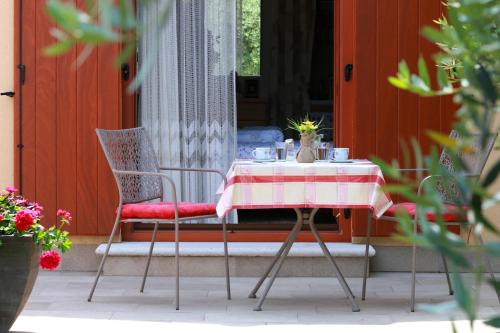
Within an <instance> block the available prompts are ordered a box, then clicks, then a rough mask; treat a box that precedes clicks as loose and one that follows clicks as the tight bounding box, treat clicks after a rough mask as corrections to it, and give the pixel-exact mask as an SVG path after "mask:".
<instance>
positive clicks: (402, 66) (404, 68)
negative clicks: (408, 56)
mask: <svg viewBox="0 0 500 333" xmlns="http://www.w3.org/2000/svg"><path fill="white" fill-rule="evenodd" d="M399 74H401V77H402V78H403V79H406V80H407V81H409V80H410V68H408V64H407V63H406V61H404V60H401V61H400V62H399Z"/></svg>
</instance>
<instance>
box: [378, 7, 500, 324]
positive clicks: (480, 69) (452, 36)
mask: <svg viewBox="0 0 500 333" xmlns="http://www.w3.org/2000/svg"><path fill="white" fill-rule="evenodd" d="M499 14H500V2H499V1H498V0H448V18H445V17H443V18H440V19H437V20H436V21H435V23H437V24H438V27H439V28H438V29H436V28H431V27H426V28H424V29H423V34H424V36H426V37H427V38H428V39H429V40H431V41H433V42H435V43H436V45H438V47H439V48H440V49H441V52H440V53H438V54H436V55H435V56H434V59H435V61H436V67H437V71H436V81H437V84H438V86H437V87H434V86H433V83H432V80H431V77H430V73H432V72H433V71H429V70H428V66H427V64H426V63H425V61H424V60H423V57H420V59H419V61H418V75H417V74H412V73H411V72H410V70H409V68H408V65H407V64H406V62H405V61H404V60H402V61H401V62H400V64H399V71H398V73H397V74H396V76H393V77H390V78H389V82H390V83H391V84H393V85H394V86H396V87H397V88H399V89H403V90H408V91H411V92H413V93H415V94H418V95H420V96H423V97H429V98H432V97H436V96H444V95H454V100H455V101H456V103H457V104H459V105H460V108H459V110H458V111H457V113H456V116H457V119H458V121H457V122H456V123H455V124H454V129H455V130H456V131H457V132H458V133H459V134H460V138H459V139H456V140H455V139H452V138H450V137H448V135H447V134H445V133H438V132H433V131H429V132H428V133H427V134H428V136H429V137H430V138H431V139H432V141H433V142H434V144H435V145H434V146H433V147H432V148H431V151H430V153H429V154H428V155H426V156H424V155H422V153H421V151H420V149H419V147H418V145H415V144H413V150H414V158H415V160H416V161H417V162H418V161H421V162H420V163H417V164H419V167H420V166H421V165H422V166H424V167H425V169H427V174H428V175H431V176H427V177H426V178H424V175H423V174H417V177H416V179H415V178H414V177H410V176H408V175H406V174H404V173H402V172H400V171H399V169H400V165H399V163H398V162H397V161H392V163H385V162H383V161H381V160H378V159H376V160H375V162H376V163H378V164H379V165H380V167H381V168H382V170H383V172H384V174H385V175H387V176H388V177H390V178H393V179H394V180H395V181H396V182H397V183H398V185H389V186H387V187H386V189H387V190H388V191H389V192H392V193H397V194H400V195H402V196H403V197H405V198H407V199H409V200H412V201H414V202H416V203H417V216H418V223H419V229H420V232H419V234H418V235H414V226H413V221H412V220H411V219H410V218H409V216H408V214H404V213H402V214H398V222H399V234H398V235H397V236H396V237H397V238H398V239H402V240H406V241H408V242H415V243H416V244H418V245H420V246H423V247H426V248H429V249H432V250H434V251H437V252H439V253H441V254H443V255H444V256H445V257H446V258H447V259H448V260H449V262H450V263H451V265H450V266H451V271H452V285H453V288H454V291H455V301H454V302H453V303H445V304H441V305H432V306H429V305H427V306H424V307H421V308H424V309H426V310H430V311H433V312H443V311H452V310H453V309H454V308H455V307H458V308H459V309H461V310H462V311H463V312H464V313H465V314H466V315H467V318H468V319H469V320H470V322H471V327H473V322H474V320H475V319H476V318H477V315H476V312H477V304H479V293H478V292H473V291H472V290H478V289H479V286H480V285H481V284H482V283H484V280H485V278H484V267H483V265H481V264H480V263H481V262H482V256H483V255H490V256H495V257H500V243H499V242H489V243H486V244H484V245H481V243H480V245H479V246H470V245H469V244H468V243H466V242H464V241H463V240H462V239H461V238H460V237H458V236H457V235H455V234H453V233H451V232H449V231H448V229H447V226H446V223H445V222H444V219H443V212H444V204H445V202H444V200H443V198H442V197H441V196H440V193H439V191H438V181H439V182H440V184H441V188H442V189H445V191H447V194H451V193H448V192H451V190H450V188H452V187H455V188H456V189H457V193H456V194H455V196H453V199H452V200H453V204H455V205H456V206H457V207H459V209H461V210H462V213H463V215H464V216H465V218H464V220H466V221H465V224H464V228H467V229H468V230H469V231H470V232H471V235H472V237H473V239H475V240H480V237H481V233H482V232H483V230H484V229H487V230H489V231H490V232H493V233H494V234H496V235H500V232H499V230H498V229H497V228H496V227H495V226H494V224H492V223H491V221H489V220H488V219H487V218H486V216H485V214H484V210H485V209H486V208H488V207H491V206H493V205H497V204H498V203H500V193H494V192H493V191H492V190H491V185H492V184H493V182H494V181H495V180H496V179H497V177H498V175H499V173H500V161H497V162H496V163H495V165H494V166H493V167H492V168H491V169H490V170H489V171H488V172H487V173H486V176H485V177H484V178H483V179H482V180H479V177H478V175H472V174H471V170H469V169H468V167H467V163H466V162H465V160H464V156H467V154H470V153H471V152H472V151H473V147H472V140H473V136H474V135H477V134H479V135H480V138H481V144H482V149H483V150H484V149H487V147H486V144H487V142H488V139H489V138H491V136H492V135H496V133H498V130H499V129H498V127H495V122H494V119H495V118H496V115H497V114H498V113H499V112H500V106H499V105H500V102H499V100H498V97H499V88H500V80H499V75H500V38H499V37H500V32H499V27H500V15H499ZM437 147H440V148H441V149H443V148H445V149H446V150H447V152H448V153H449V155H450V158H451V159H452V162H453V164H454V168H455V170H454V172H453V173H450V172H449V171H448V169H446V168H444V167H442V166H441V165H440V164H439V154H438V153H437V151H438V148H437ZM404 151H405V154H406V155H408V154H409V152H408V151H409V150H408V149H405V150H404ZM409 160H411V159H410V157H409V156H405V161H409ZM463 207H470V209H467V210H466V209H464V208H463ZM427 211H432V212H434V214H435V215H436V220H437V222H436V223H430V222H429V221H427V219H426V212H427ZM471 258H473V259H471ZM461 269H468V270H470V269H472V270H473V271H474V272H475V275H474V276H475V279H473V281H465V280H464V279H463V278H462V277H461V276H460V273H459V271H460V270H461ZM488 283H489V284H490V285H491V286H492V287H493V288H494V289H495V290H497V291H499V290H500V283H499V282H498V281H495V280H489V281H488ZM473 286H474V288H472V287H473ZM486 323H487V324H489V325H491V326H495V327H498V326H500V318H499V317H496V318H492V319H491V320H489V321H487V322H486Z"/></svg>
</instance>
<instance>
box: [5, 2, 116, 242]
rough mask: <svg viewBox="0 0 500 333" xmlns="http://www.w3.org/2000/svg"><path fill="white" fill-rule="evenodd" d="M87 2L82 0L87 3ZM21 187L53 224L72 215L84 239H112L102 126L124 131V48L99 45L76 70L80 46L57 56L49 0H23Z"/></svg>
mask: <svg viewBox="0 0 500 333" xmlns="http://www.w3.org/2000/svg"><path fill="white" fill-rule="evenodd" d="M84 2H85V1H84V0H78V1H77V3H78V5H79V6H81V5H83V3H84ZM15 4H16V7H15V15H16V24H15V28H16V31H15V33H16V46H15V50H16V57H15V59H16V61H18V65H19V64H22V65H24V66H25V71H26V72H25V81H24V82H20V78H19V76H18V75H16V77H15V80H16V83H17V84H16V86H17V87H18V91H17V94H16V104H15V105H16V120H15V121H16V123H15V126H16V130H17V133H16V140H17V142H16V145H19V144H22V146H20V148H18V149H17V150H16V159H15V160H16V184H17V186H18V187H19V188H20V189H21V190H22V193H23V195H25V196H26V197H27V198H28V199H30V200H36V201H38V202H39V203H40V204H41V205H42V206H44V207H45V214H44V215H45V224H47V225H52V224H54V223H55V221H56V219H55V214H56V209H57V208H65V209H68V210H70V211H71V212H72V213H73V216H74V222H73V224H72V225H71V226H69V231H70V232H71V233H73V234H77V235H107V234H109V232H110V230H111V226H112V224H113V219H114V209H115V207H116V201H117V193H116V186H115V184H114V180H113V177H112V175H111V171H110V170H109V167H108V165H107V163H106V161H105V158H104V155H103V154H102V152H101V149H100V147H99V146H98V142H97V138H96V135H95V129H96V128H121V122H122V117H121V96H122V94H121V77H120V73H119V71H118V70H117V69H116V68H115V66H114V65H113V61H114V59H115V56H116V54H117V52H118V51H119V46H106V47H98V48H96V49H95V50H94V51H93V52H92V54H91V55H90V57H89V58H88V59H87V60H86V61H85V63H84V64H83V65H81V66H80V67H78V68H76V67H75V62H76V59H77V55H78V54H79V53H80V52H81V49H80V48H74V49H72V50H71V51H70V52H69V53H68V54H67V55H64V56H61V57H57V58H49V57H46V56H45V55H44V54H43V48H44V47H46V46H47V45H49V44H51V43H52V42H53V38H52V37H51V35H50V32H49V31H50V28H51V22H50V20H49V18H48V17H47V15H46V13H45V10H44V4H45V2H44V1H31V0H24V1H22V0H19V1H16V2H15Z"/></svg>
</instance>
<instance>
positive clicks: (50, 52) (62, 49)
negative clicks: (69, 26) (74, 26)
mask: <svg viewBox="0 0 500 333" xmlns="http://www.w3.org/2000/svg"><path fill="white" fill-rule="evenodd" d="M73 45H74V44H73V41H72V40H71V39H66V40H63V41H61V42H58V43H55V44H52V45H50V46H48V47H46V48H45V49H44V50H43V53H44V54H45V55H47V56H58V55H61V54H64V53H66V52H67V51H68V50H69V49H71V48H72V47H73Z"/></svg>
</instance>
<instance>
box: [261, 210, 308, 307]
mask: <svg viewBox="0 0 500 333" xmlns="http://www.w3.org/2000/svg"><path fill="white" fill-rule="evenodd" d="M294 210H295V212H296V213H297V223H296V225H295V227H294V229H292V231H291V232H290V235H289V236H288V240H287V242H286V243H285V244H286V245H285V247H284V248H283V252H282V254H281V256H280V257H279V259H278V261H277V263H276V267H275V269H274V271H273V272H272V274H271V276H270V278H269V281H268V282H267V285H266V288H265V289H264V292H263V293H262V296H260V299H259V302H258V303H257V306H256V307H255V308H254V311H261V310H262V304H263V303H264V301H265V300H266V296H267V294H268V293H269V290H270V289H271V287H272V285H273V283H274V280H275V279H276V276H277V275H278V272H279V271H280V269H281V266H282V265H283V262H284V261H285V258H286V257H287V255H288V252H290V249H291V248H292V245H293V243H294V242H295V238H297V234H298V233H299V231H300V229H301V228H302V224H303V223H304V218H303V215H302V211H301V210H300V209H298V208H294ZM276 258H277V257H276ZM276 258H275V259H276ZM271 266H274V265H271ZM259 282H260V281H259Z"/></svg>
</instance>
